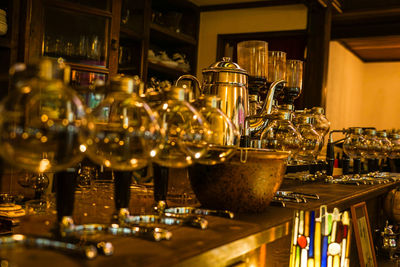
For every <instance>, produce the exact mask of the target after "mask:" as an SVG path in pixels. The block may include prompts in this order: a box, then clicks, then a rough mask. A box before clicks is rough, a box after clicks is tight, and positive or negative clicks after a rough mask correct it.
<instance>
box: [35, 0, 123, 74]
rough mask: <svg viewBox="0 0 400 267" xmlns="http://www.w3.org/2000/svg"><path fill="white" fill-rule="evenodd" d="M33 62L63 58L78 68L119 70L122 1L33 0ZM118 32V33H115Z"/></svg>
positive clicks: (106, 70)
mask: <svg viewBox="0 0 400 267" xmlns="http://www.w3.org/2000/svg"><path fill="white" fill-rule="evenodd" d="M31 4H32V5H31V8H32V12H31V14H32V17H31V19H30V27H31V31H30V38H29V43H28V49H29V57H28V58H29V61H31V60H32V59H34V58H37V57H40V56H48V57H54V58H58V57H63V58H64V59H65V60H66V62H68V63H70V64H71V65H72V66H73V67H75V68H78V69H79V68H80V67H82V68H84V69H88V68H89V69H90V70H92V71H96V70H98V71H100V72H107V73H115V72H116V70H115V69H114V68H115V66H116V64H117V53H118V44H116V43H117V42H118V35H119V28H118V29H116V30H115V29H113V26H114V24H115V21H116V20H117V21H118V26H119V15H118V18H115V17H114V13H115V14H119V13H120V10H118V12H117V10H115V9H118V8H119V9H120V0H115V1H112V2H111V0H101V1H86V0H63V1H61V0H52V1H46V0H34V1H33V0H31ZM115 35H116V36H115Z"/></svg>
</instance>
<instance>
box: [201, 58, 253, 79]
mask: <svg viewBox="0 0 400 267" xmlns="http://www.w3.org/2000/svg"><path fill="white" fill-rule="evenodd" d="M210 71H212V72H221V71H226V72H236V73H242V74H246V75H247V71H246V70H244V69H242V68H241V67H240V66H239V65H238V64H237V63H235V62H232V59H231V58H230V57H223V58H222V60H221V61H217V62H215V63H213V64H211V65H210V66H209V67H208V68H207V69H203V73H205V72H210Z"/></svg>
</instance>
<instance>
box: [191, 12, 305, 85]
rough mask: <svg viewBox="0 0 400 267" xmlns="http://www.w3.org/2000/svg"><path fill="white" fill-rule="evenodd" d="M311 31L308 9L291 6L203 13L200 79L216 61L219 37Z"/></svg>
mask: <svg viewBox="0 0 400 267" xmlns="http://www.w3.org/2000/svg"><path fill="white" fill-rule="evenodd" d="M306 28H307V8H306V7H305V6H304V5H289V6H276V7H264V8H249V9H235V10H226V11H212V12H202V13H201V15H200V33H199V51H198V63H197V76H198V77H199V78H200V77H201V70H202V69H204V68H207V67H208V66H210V65H211V64H212V63H214V62H215V61H216V51H217V35H218V34H229V33H246V32H267V31H286V30H302V29H306Z"/></svg>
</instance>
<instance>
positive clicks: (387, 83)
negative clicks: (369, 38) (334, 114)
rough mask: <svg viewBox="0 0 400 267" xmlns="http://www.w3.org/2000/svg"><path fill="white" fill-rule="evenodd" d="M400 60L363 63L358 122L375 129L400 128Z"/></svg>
mask: <svg viewBox="0 0 400 267" xmlns="http://www.w3.org/2000/svg"><path fill="white" fill-rule="evenodd" d="M399 92H400V62H385V63H367V64H364V80H363V93H362V98H361V101H362V105H361V114H362V116H360V122H361V123H362V124H363V125H371V126H375V127H376V128H377V129H390V128H400V94H399Z"/></svg>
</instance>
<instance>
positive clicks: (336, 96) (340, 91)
mask: <svg viewBox="0 0 400 267" xmlns="http://www.w3.org/2000/svg"><path fill="white" fill-rule="evenodd" d="M363 68H364V63H363V62H362V61H361V60H360V59H359V58H358V57H356V56H355V55H354V54H353V53H351V52H350V51H349V50H347V49H346V48H345V47H343V46H342V45H341V44H340V43H338V42H331V43H330V47H329V65H328V79H327V87H326V116H327V118H328V119H329V120H330V122H331V129H342V128H346V127H350V126H357V125H360V124H359V120H360V116H361V114H360V106H361V101H360V99H361V98H360V96H361V95H362V84H363V79H364V70H363ZM304 90H307V88H305V89H304Z"/></svg>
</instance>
